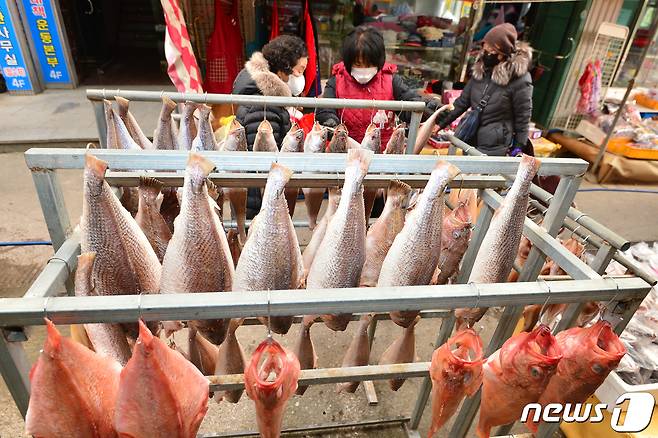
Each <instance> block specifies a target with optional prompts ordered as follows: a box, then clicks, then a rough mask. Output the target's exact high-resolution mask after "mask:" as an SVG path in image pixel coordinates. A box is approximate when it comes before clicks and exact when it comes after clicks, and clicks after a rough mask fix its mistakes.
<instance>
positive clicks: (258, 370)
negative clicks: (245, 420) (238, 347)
mask: <svg viewBox="0 0 658 438" xmlns="http://www.w3.org/2000/svg"><path fill="white" fill-rule="evenodd" d="M263 357H264V361H263V362H262V364H261V359H262V358H263ZM271 372H274V373H275V375H276V378H275V379H274V380H273V381H269V380H268V376H269V375H270V373H271ZM299 372H300V365H299V360H297V356H295V354H294V353H292V352H291V351H288V350H286V349H285V348H283V347H282V346H281V345H280V344H279V343H278V342H276V341H275V340H274V339H272V338H268V339H266V340H265V341H263V342H261V343H260V345H259V346H258V347H257V348H256V351H254V355H253V356H252V357H251V361H250V362H249V365H248V366H247V368H246V369H245V372H244V382H245V391H246V392H247V395H248V396H249V398H250V399H252V400H253V401H254V404H255V405H256V421H257V423H258V430H259V431H260V436H261V437H263V438H278V437H279V436H280V435H281V422H282V420H283V411H284V409H285V407H286V403H287V402H288V399H289V398H290V397H292V395H293V394H294V393H295V391H296V390H297V381H298V379H299Z"/></svg>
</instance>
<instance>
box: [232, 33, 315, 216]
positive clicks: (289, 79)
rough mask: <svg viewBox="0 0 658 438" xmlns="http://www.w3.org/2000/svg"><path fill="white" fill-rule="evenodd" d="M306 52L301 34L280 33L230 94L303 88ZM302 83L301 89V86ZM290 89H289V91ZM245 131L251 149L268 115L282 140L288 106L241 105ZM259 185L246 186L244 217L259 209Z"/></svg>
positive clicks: (285, 93) (268, 93)
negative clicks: (245, 210) (245, 213)
mask: <svg viewBox="0 0 658 438" xmlns="http://www.w3.org/2000/svg"><path fill="white" fill-rule="evenodd" d="M307 63H308V52H307V50H306V45H305V44H304V41H302V39H301V38H299V37H296V36H291V35H282V36H280V37H277V38H274V39H273V40H272V41H270V42H269V43H267V44H265V46H263V50H262V52H255V53H254V54H253V55H251V58H250V59H249V61H247V62H246V63H245V66H244V69H242V71H241V72H240V73H239V74H238V76H237V77H236V78H235V81H234V82H233V94H250V95H254V94H258V95H262V96H287V97H290V96H292V95H293V94H294V95H298V94H300V93H301V91H302V90H303V89H304V71H305V70H306V64H307ZM300 87H301V89H300ZM291 90H292V91H291ZM236 117H237V119H238V121H239V122H240V123H241V124H242V126H244V129H245V133H246V134H247V146H248V148H249V150H252V147H253V144H254V140H255V138H256V132H258V125H260V123H261V122H262V121H263V119H265V118H267V120H268V121H269V122H270V124H271V125H272V131H273V133H274V139H275V140H276V143H277V145H279V147H281V142H282V141H283V138H284V137H285V136H286V133H287V132H288V130H289V129H290V116H289V114H288V110H287V109H286V108H283V107H276V106H267V107H266V106H264V105H254V106H240V107H238V112H237V114H236ZM260 203H261V196H260V190H259V189H253V188H252V189H249V196H248V198H247V218H250V219H251V218H253V217H254V216H255V215H256V214H258V211H259V210H260Z"/></svg>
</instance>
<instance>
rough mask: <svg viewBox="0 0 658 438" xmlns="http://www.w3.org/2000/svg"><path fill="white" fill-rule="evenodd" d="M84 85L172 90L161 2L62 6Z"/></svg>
mask: <svg viewBox="0 0 658 438" xmlns="http://www.w3.org/2000/svg"><path fill="white" fill-rule="evenodd" d="M61 8H62V15H63V17H64V20H65V24H66V28H67V34H68V37H69V41H70V43H71V52H72V54H73V59H74V61H75V64H76V69H77V73H78V77H79V78H80V83H81V85H162V84H168V83H169V79H168V77H167V73H166V67H167V66H166V61H165V58H164V15H163V12H162V6H161V5H160V1H159V0H63V1H62V2H61Z"/></svg>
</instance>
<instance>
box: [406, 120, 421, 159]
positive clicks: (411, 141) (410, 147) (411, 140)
mask: <svg viewBox="0 0 658 438" xmlns="http://www.w3.org/2000/svg"><path fill="white" fill-rule="evenodd" d="M422 118H423V113H422V112H420V111H419V112H413V113H411V120H410V121H409V134H408V135H407V155H412V154H413V153H414V146H415V144H416V138H417V137H418V130H419V129H420V121H421V120H422Z"/></svg>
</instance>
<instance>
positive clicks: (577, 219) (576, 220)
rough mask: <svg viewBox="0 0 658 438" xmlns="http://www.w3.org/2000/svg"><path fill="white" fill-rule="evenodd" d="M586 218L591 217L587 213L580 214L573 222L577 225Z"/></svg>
mask: <svg viewBox="0 0 658 438" xmlns="http://www.w3.org/2000/svg"><path fill="white" fill-rule="evenodd" d="M585 216H589V215H588V214H587V213H580V214H579V215H578V217H577V218H576V219H574V220H573V221H574V222H576V223H578V221H579V220H580V219H581V218H583V217H585Z"/></svg>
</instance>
